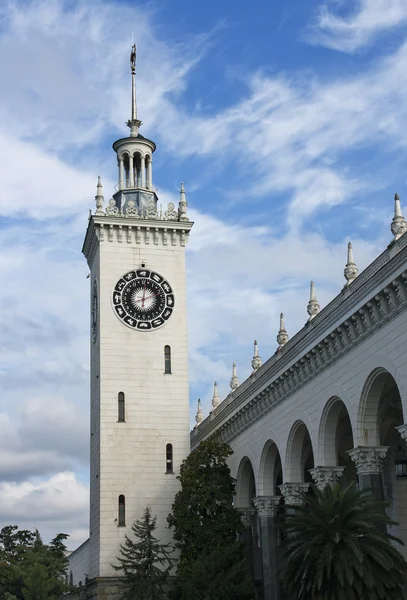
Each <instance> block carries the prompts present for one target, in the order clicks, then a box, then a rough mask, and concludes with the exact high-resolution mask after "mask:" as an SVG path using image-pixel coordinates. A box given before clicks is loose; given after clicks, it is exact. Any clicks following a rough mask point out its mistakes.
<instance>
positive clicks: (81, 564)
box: [68, 539, 90, 585]
mask: <svg viewBox="0 0 407 600" xmlns="http://www.w3.org/2000/svg"><path fill="white" fill-rule="evenodd" d="M89 549H90V544H89V539H87V540H86V542H83V544H82V545H81V546H79V548H77V549H76V550H75V551H74V552H72V553H71V554H70V555H69V557H68V559H69V567H68V580H69V577H70V573H72V583H73V585H78V584H79V583H80V582H82V585H85V580H86V578H87V577H89V571H88V568H89Z"/></svg>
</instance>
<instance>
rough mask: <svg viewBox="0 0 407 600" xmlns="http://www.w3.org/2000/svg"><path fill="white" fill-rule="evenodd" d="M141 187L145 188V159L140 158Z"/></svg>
mask: <svg viewBox="0 0 407 600" xmlns="http://www.w3.org/2000/svg"><path fill="white" fill-rule="evenodd" d="M141 187H142V188H145V187H146V159H145V157H144V156H141Z"/></svg>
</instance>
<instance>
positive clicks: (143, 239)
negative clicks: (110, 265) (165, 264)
mask: <svg viewBox="0 0 407 600" xmlns="http://www.w3.org/2000/svg"><path fill="white" fill-rule="evenodd" d="M192 226H193V222H192V221H160V220H156V219H143V220H141V219H138V218H131V217H127V218H126V219H123V218H122V217H114V216H113V217H112V216H95V215H92V216H91V217H90V219H89V224H88V228H87V231H86V235H85V241H84V243H83V247H82V252H83V254H84V255H85V257H86V259H87V261H88V264H89V266H91V264H92V262H93V259H94V256H95V253H96V250H97V247H98V245H99V243H104V242H118V243H128V244H131V243H134V244H140V243H145V244H151V245H164V246H169V247H171V246H185V245H186V242H187V239H188V235H189V232H190V230H191V228H192Z"/></svg>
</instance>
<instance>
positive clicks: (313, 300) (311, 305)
mask: <svg viewBox="0 0 407 600" xmlns="http://www.w3.org/2000/svg"><path fill="white" fill-rule="evenodd" d="M307 313H308V314H309V319H308V321H312V319H313V318H314V317H315V316H316V315H317V314H318V313H319V304H318V300H317V296H316V294H315V284H314V282H313V281H311V283H310V286H309V302H308V306H307Z"/></svg>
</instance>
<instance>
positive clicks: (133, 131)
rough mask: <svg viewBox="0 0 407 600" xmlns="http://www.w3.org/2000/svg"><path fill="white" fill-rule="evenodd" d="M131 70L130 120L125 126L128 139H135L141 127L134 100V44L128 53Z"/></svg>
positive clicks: (135, 100)
mask: <svg viewBox="0 0 407 600" xmlns="http://www.w3.org/2000/svg"><path fill="white" fill-rule="evenodd" d="M130 70H131V119H130V120H129V121H127V123H126V125H127V126H128V127H130V137H137V136H138V130H139V127H140V126H141V125H142V123H141V121H140V120H139V119H138V118H137V99H136V44H133V46H132V48H131V53H130Z"/></svg>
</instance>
